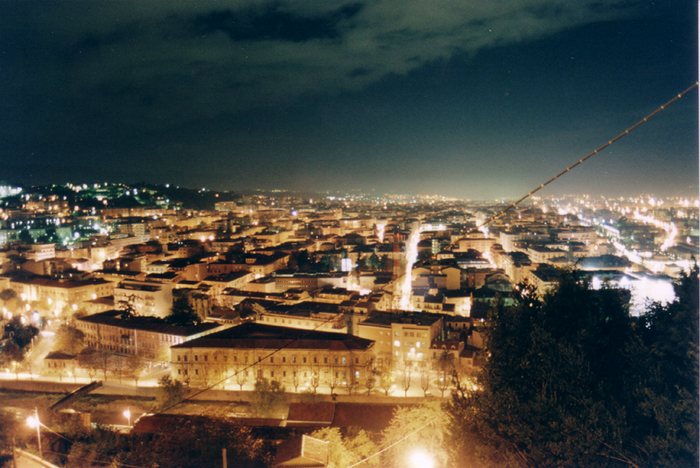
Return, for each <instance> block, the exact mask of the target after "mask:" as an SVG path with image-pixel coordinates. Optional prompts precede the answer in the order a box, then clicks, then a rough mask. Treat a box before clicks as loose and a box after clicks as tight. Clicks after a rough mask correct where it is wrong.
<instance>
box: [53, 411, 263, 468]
mask: <svg viewBox="0 0 700 468" xmlns="http://www.w3.org/2000/svg"><path fill="white" fill-rule="evenodd" d="M71 440H72V441H73V443H72V446H71V447H70V449H69V451H68V453H67V454H66V455H64V456H63V457H61V458H62V459H61V460H59V461H60V462H62V463H66V466H105V465H110V463H111V465H110V466H122V464H125V465H136V466H144V467H146V466H149V467H150V466H162V467H173V468H178V467H183V468H184V467H198V466H221V456H222V455H221V449H222V448H226V449H227V455H228V456H227V458H228V465H229V466H236V467H258V466H260V467H263V466H268V464H269V463H270V462H271V459H270V456H269V454H270V453H272V447H269V446H266V444H265V442H264V441H263V440H261V439H259V438H257V437H255V436H254V435H253V434H252V432H251V430H250V429H248V428H245V427H240V426H235V425H233V424H230V423H228V422H227V421H225V420H216V419H206V420H205V419H201V420H196V421H194V420H193V421H184V422H182V421H181V422H180V423H178V424H176V425H173V426H171V427H168V428H167V430H165V431H163V432H160V433H155V434H138V433H133V434H129V435H123V434H118V433H115V432H111V431H107V430H103V429H97V430H94V431H91V432H89V433H83V434H75V435H73V434H72V437H71ZM93 463H94V465H93Z"/></svg>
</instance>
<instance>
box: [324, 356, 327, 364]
mask: <svg viewBox="0 0 700 468" xmlns="http://www.w3.org/2000/svg"><path fill="white" fill-rule="evenodd" d="M323 363H324V364H328V356H325V357H324V358H323Z"/></svg>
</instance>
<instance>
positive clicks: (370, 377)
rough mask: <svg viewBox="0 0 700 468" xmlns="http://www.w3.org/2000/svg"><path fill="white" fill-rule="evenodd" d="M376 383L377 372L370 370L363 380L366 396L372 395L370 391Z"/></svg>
mask: <svg viewBox="0 0 700 468" xmlns="http://www.w3.org/2000/svg"><path fill="white" fill-rule="evenodd" d="M376 383H377V370H376V369H374V368H372V369H369V370H368V371H367V378H366V379H365V388H366V389H367V395H370V394H371V393H372V389H373V388H374V386H375V384H376Z"/></svg>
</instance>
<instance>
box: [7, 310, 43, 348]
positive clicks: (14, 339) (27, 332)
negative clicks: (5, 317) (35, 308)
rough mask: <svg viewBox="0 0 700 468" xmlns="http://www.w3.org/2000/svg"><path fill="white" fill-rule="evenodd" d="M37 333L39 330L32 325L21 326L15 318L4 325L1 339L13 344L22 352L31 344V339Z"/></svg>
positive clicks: (17, 318) (18, 319)
mask: <svg viewBox="0 0 700 468" xmlns="http://www.w3.org/2000/svg"><path fill="white" fill-rule="evenodd" d="M38 333H39V329H38V328H37V327H35V326H34V325H22V322H21V320H20V318H19V317H15V318H13V319H12V320H10V321H9V322H7V323H6V324H5V328H4V329H3V334H2V338H3V340H7V341H8V342H11V343H14V344H15V345H17V347H18V348H19V349H20V350H21V351H23V352H24V350H25V349H26V348H27V346H29V344H30V343H31V342H32V339H33V338H34V337H35V336H36V335H37V334H38Z"/></svg>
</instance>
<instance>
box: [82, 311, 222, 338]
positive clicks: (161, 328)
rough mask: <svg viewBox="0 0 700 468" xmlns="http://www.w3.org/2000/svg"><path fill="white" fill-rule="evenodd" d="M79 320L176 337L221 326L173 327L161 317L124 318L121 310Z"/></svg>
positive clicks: (135, 316) (212, 324)
mask: <svg viewBox="0 0 700 468" xmlns="http://www.w3.org/2000/svg"><path fill="white" fill-rule="evenodd" d="M77 320H78V321H79V322H87V323H95V324H100V325H111V326H114V327H121V328H126V329H130V330H143V331H149V332H154V333H163V334H167V335H175V336H191V335H196V334H198V333H202V332H205V331H208V330H211V329H213V328H216V327H219V326H220V325H219V324H218V323H201V324H199V325H192V326H188V327H183V326H180V325H171V324H169V323H167V322H166V321H165V320H164V319H162V318H159V317H149V316H141V315H134V316H131V317H129V316H123V311H121V310H108V311H106V312H101V313H99V314H93V315H88V316H86V317H80V318H78V319H77Z"/></svg>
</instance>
